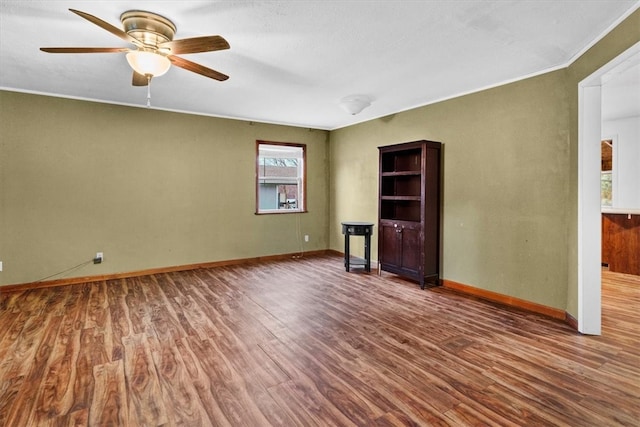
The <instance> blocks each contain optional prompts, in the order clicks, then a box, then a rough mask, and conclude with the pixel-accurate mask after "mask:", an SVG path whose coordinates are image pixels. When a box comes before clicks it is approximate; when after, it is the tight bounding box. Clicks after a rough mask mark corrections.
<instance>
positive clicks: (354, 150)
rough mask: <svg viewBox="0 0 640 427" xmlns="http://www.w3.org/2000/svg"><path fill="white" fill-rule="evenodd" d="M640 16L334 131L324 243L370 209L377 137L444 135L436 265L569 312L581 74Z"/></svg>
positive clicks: (573, 289)
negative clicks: (423, 102)
mask: <svg viewBox="0 0 640 427" xmlns="http://www.w3.org/2000/svg"><path fill="white" fill-rule="evenodd" d="M639 17H640V11H636V12H635V13H633V14H632V15H631V16H630V17H628V18H627V19H626V20H625V21H624V22H623V23H621V24H620V25H619V26H617V27H616V28H615V29H614V30H613V31H612V32H610V33H609V34H608V35H607V36H606V37H605V38H604V39H602V40H601V41H600V42H598V43H597V44H596V45H595V46H593V47H592V48H591V49H590V50H589V51H588V52H586V53H585V54H584V55H583V56H581V58H579V59H578V60H577V61H576V62H575V63H574V64H572V65H571V66H570V67H569V68H567V69H562V70H558V71H555V72H550V73H547V74H544V75H540V76H537V77H534V78H529V79H526V80H522V81H519V82H516V83H512V84H507V85H503V86H500V87H496V88H493V89H489V90H485V91H482V92H478V93H475V94H471V95H466V96H462V97H459V98H455V99H452V100H448V101H444V102H440V103H437V104H433V105H429V106H425V107H421V108H416V109H413V110H410V111H406V112H402V113H398V114H395V115H391V116H388V117H384V118H381V119H378V120H373V121H369V122H366V123H362V124H359V125H356V126H351V127H348V128H343V129H339V130H335V131H332V132H331V136H330V152H331V162H330V165H331V191H330V197H331V200H330V206H331V217H330V231H329V242H330V245H331V248H332V249H336V250H340V249H341V247H342V245H343V243H342V236H341V234H340V233H341V227H340V222H341V221H344V220H363V221H373V222H376V220H377V209H378V207H377V191H378V190H377V188H378V181H377V179H378V178H377V174H378V163H377V159H378V153H377V147H378V146H382V145H388V144H396V143H401V142H406V141H413V140H419V139H431V140H435V141H441V142H442V143H444V194H443V215H444V216H443V233H442V237H443V260H442V277H443V278H445V279H448V280H452V281H455V282H460V283H463V284H467V285H470V286H474V287H478V288H481V289H485V290H489V291H493V292H498V293H501V294H505V295H509V296H513V297H516V298H520V299H524V300H527V301H532V302H536V303H539V304H543V305H546V306H550V307H555V308H559V309H562V310H567V311H568V312H569V313H570V314H572V315H573V316H574V317H577V295H578V281H577V244H578V243H577V242H578V238H577V200H578V184H577V171H578V157H577V149H578V139H577V127H578V119H577V117H578V111H577V102H578V91H577V86H578V83H579V81H580V80H582V79H583V78H585V77H586V76H588V75H589V74H591V73H593V72H594V71H596V70H597V69H598V68H600V67H601V66H602V65H604V64H605V63H606V62H608V61H610V60H611V59H613V58H615V57H616V56H617V55H619V54H620V53H621V52H623V51H624V50H625V49H627V48H629V47H631V46H632V45H633V44H635V43H636V42H638V41H639V40H640V19H639ZM434 84H437V82H434ZM375 240H376V239H374V241H375ZM372 246H373V247H372V253H373V254H376V253H377V242H376V243H374V244H373V245H372Z"/></svg>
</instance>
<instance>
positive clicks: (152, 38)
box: [120, 10, 176, 49]
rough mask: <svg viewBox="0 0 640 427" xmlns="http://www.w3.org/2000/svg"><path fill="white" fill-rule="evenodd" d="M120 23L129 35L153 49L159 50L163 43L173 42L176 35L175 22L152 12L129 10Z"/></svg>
mask: <svg viewBox="0 0 640 427" xmlns="http://www.w3.org/2000/svg"><path fill="white" fill-rule="evenodd" d="M120 21H121V22H122V25H123V26H124V31H125V32H126V33H127V34H129V35H130V36H132V37H134V38H136V39H138V40H140V41H141V42H142V43H143V44H144V46H145V47H149V48H152V49H157V47H158V45H159V44H161V43H165V42H169V41H172V40H173V36H174V35H175V33H176V26H175V25H174V24H173V22H171V21H170V20H168V19H167V18H165V17H164V16H160V15H158V14H156V13H152V12H145V11H142V10H129V11H127V12H124V13H123V14H122V15H120Z"/></svg>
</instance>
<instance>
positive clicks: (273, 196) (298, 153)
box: [256, 141, 306, 214]
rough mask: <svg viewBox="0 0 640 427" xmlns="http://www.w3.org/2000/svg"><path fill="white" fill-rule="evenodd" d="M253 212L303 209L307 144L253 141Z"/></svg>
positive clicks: (287, 211) (282, 211)
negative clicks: (254, 180)
mask: <svg viewBox="0 0 640 427" xmlns="http://www.w3.org/2000/svg"><path fill="white" fill-rule="evenodd" d="M256 151H257V158H256V213H258V214H264V213H291V212H306V195H305V192H306V191H305V190H306V170H305V159H306V146H305V145H304V144H292V143H284V142H266V141H257V143H256Z"/></svg>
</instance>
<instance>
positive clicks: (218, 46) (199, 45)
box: [158, 36, 229, 55]
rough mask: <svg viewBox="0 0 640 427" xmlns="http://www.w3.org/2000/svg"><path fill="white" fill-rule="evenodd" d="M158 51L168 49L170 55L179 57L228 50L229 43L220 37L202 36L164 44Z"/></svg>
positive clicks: (159, 46) (160, 45)
mask: <svg viewBox="0 0 640 427" xmlns="http://www.w3.org/2000/svg"><path fill="white" fill-rule="evenodd" d="M158 49H170V50H171V52H169V53H170V54H171V55H180V54H184V53H199V52H211V51H214V50H224V49H229V43H228V42H227V41H226V40H225V39H224V37H222V36H203V37H192V38H189V39H179V40H173V41H169V42H164V43H161V44H159V45H158Z"/></svg>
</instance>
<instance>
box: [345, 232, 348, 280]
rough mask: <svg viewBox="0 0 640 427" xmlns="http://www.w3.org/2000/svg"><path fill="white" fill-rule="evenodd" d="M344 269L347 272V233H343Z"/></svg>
mask: <svg viewBox="0 0 640 427" xmlns="http://www.w3.org/2000/svg"><path fill="white" fill-rule="evenodd" d="M344 267H345V268H346V269H347V271H349V233H348V232H347V233H344Z"/></svg>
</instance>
